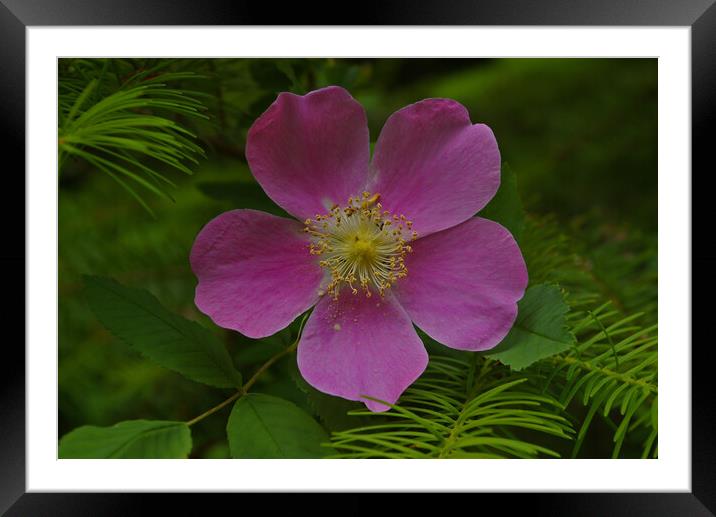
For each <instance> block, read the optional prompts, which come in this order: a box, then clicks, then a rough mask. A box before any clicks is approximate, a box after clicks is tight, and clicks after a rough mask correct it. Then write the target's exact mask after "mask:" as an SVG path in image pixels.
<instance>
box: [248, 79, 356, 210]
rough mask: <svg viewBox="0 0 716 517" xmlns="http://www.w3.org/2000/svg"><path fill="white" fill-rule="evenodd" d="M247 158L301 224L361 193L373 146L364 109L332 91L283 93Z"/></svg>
mask: <svg viewBox="0 0 716 517" xmlns="http://www.w3.org/2000/svg"><path fill="white" fill-rule="evenodd" d="M246 159H247V160H248V162H249V166H250V167H251V172H252V173H253V175H254V177H255V178H256V180H257V181H258V182H259V183H260V184H261V186H262V187H263V189H264V190H265V191H266V193H267V194H268V195H269V197H270V198H271V199H273V200H274V201H275V202H276V203H277V204H279V205H281V206H282V207H283V208H284V209H285V210H286V211H287V212H289V213H290V214H292V215H294V216H296V217H298V218H299V219H301V220H303V219H306V218H309V217H313V216H315V215H316V214H323V213H326V212H327V211H328V209H330V207H331V206H332V205H333V204H334V203H335V204H339V205H344V204H345V203H346V202H347V201H348V198H349V197H350V196H354V195H357V194H360V193H361V192H362V190H363V187H364V186H365V183H366V180H367V175H368V161H369V159H370V147H369V139H368V124H367V119H366V114H365V110H364V109H363V107H362V106H361V105H360V104H358V102H357V101H356V100H355V99H354V98H353V97H351V95H350V94H349V93H348V92H347V91H346V90H344V89H343V88H339V87H337V86H329V87H328V88H323V89H320V90H316V91H313V92H311V93H309V94H307V95H304V96H299V95H294V94H293V93H281V94H279V96H278V98H277V99H276V101H275V102H274V103H273V104H271V106H270V107H269V108H268V109H267V110H266V111H265V112H264V113H263V114H262V115H261V116H260V117H259V118H258V119H257V120H256V122H254V124H253V125H252V126H251V128H250V129H249V133H248V137H247V141H246Z"/></svg>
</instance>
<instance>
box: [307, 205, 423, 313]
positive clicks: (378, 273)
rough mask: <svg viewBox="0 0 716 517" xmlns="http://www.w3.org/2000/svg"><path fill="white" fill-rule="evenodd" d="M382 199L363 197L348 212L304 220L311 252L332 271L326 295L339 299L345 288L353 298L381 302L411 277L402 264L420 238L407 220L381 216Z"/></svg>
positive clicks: (386, 213)
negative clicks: (359, 296)
mask: <svg viewBox="0 0 716 517" xmlns="http://www.w3.org/2000/svg"><path fill="white" fill-rule="evenodd" d="M379 199H380V194H371V193H370V192H363V194H362V197H355V198H350V199H349V200H348V204H347V205H346V206H345V207H340V206H338V205H334V206H333V208H331V211H330V212H329V213H327V214H324V215H321V214H318V215H316V217H315V218H313V219H306V221H305V224H306V227H305V229H304V231H305V232H307V233H308V234H310V235H311V246H310V251H311V254H312V255H320V256H321V260H320V262H319V264H320V265H321V267H324V268H326V269H327V270H328V271H330V274H331V282H330V283H329V284H328V286H327V291H328V293H329V294H330V295H331V296H333V297H334V298H336V299H337V298H338V293H339V292H340V290H341V287H342V286H343V285H346V286H348V287H349V288H350V289H351V291H352V293H353V294H358V289H361V290H362V291H363V292H364V293H365V295H366V296H367V297H370V296H371V295H372V291H377V292H378V293H379V294H380V295H381V296H383V294H384V292H385V290H386V289H388V288H389V287H390V286H392V285H393V284H394V283H395V282H396V281H397V280H398V279H400V278H404V277H405V276H406V275H407V274H408V270H407V268H406V267H405V263H404V258H405V254H406V253H411V252H412V251H413V249H412V248H411V247H410V246H409V245H408V244H407V242H408V241H411V240H415V239H416V238H417V237H418V234H417V232H415V231H413V229H412V226H413V223H412V222H411V221H409V220H408V219H406V218H405V216H404V215H395V214H391V213H390V212H389V211H387V210H385V211H384V210H383V207H382V205H381V204H380V203H379V202H378V200H379Z"/></svg>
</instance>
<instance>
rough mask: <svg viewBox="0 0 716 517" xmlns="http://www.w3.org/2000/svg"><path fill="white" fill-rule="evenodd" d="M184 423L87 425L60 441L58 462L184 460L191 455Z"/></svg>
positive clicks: (137, 422) (139, 421) (186, 428)
mask: <svg viewBox="0 0 716 517" xmlns="http://www.w3.org/2000/svg"><path fill="white" fill-rule="evenodd" d="M191 447H192V441H191V432H190V431H189V427H188V426H187V425H186V424H185V423H184V422H169V421H162V420H127V421H126V422H120V423H118V424H116V425H113V426H112V427H97V426H92V425H86V426H82V427H78V428H77V429H75V430H73V431H70V432H69V433H67V434H66V435H65V436H63V437H62V438H61V439H60V450H59V457H60V458H186V457H187V456H188V455H189V453H190V452H191Z"/></svg>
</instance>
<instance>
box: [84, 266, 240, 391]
mask: <svg viewBox="0 0 716 517" xmlns="http://www.w3.org/2000/svg"><path fill="white" fill-rule="evenodd" d="M85 286H86V287H85V289H86V294H87V299H88V301H89V304H90V307H91V308H92V310H93V311H94V313H95V314H96V315H97V318H98V319H99V320H100V322H102V324H103V325H104V326H105V327H106V328H107V329H108V330H109V331H110V332H112V334H114V335H115V336H117V337H118V338H120V339H121V340H122V341H124V342H126V343H127V344H128V345H129V346H131V347H132V348H133V349H135V350H136V351H138V352H139V353H141V354H142V355H144V356H145V357H147V358H148V359H151V360H152V361H154V362H156V363H157V364H159V365H161V366H164V367H166V368H169V369H170V370H174V371H175V372H178V373H180V374H182V375H184V376H185V377H187V378H189V379H191V380H193V381H197V382H202V383H204V384H208V385H210V386H216V387H217V388H233V387H239V386H241V374H240V373H239V372H238V371H236V369H235V368H234V366H233V364H232V362H231V358H230V357H229V354H228V352H227V351H226V348H225V347H224V345H223V344H222V343H221V342H220V341H219V340H218V339H217V338H216V337H215V336H214V335H213V334H212V333H211V332H209V331H208V330H207V329H205V328H204V327H202V326H201V325H199V324H198V323H195V322H193V321H190V320H187V319H185V318H182V317H181V316H178V315H177V314H174V313H172V312H169V311H168V310H167V309H165V308H164V307H163V306H162V305H161V304H160V303H159V301H158V300H157V299H156V298H155V297H154V296H152V295H151V294H150V293H149V292H148V291H145V290H143V289H133V288H129V287H125V286H123V285H121V284H119V283H117V282H116V281H114V280H112V279H110V278H102V277H97V276H86V277H85Z"/></svg>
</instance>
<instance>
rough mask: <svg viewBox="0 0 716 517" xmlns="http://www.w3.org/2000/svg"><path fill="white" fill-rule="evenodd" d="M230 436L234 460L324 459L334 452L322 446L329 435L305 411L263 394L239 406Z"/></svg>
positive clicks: (230, 425)
mask: <svg viewBox="0 0 716 517" xmlns="http://www.w3.org/2000/svg"><path fill="white" fill-rule="evenodd" d="M226 433H227V435H228V437H229V448H230V449H231V456H232V457H233V458H320V457H322V456H325V455H327V454H329V453H332V452H334V451H332V450H331V449H330V448H328V447H322V446H321V443H324V442H328V435H327V434H326V432H325V431H324V429H323V428H322V427H321V426H320V425H318V423H317V422H316V421H315V420H314V419H313V418H311V417H310V416H309V415H308V414H307V413H306V412H305V411H303V410H302V409H301V408H299V407H298V406H297V405H295V404H293V403H292V402H288V401H286V400H283V399H280V398H278V397H272V396H270V395H263V394H260V393H248V394H247V395H244V396H243V397H241V398H240V399H239V400H238V401H237V402H236V404H235V405H234V408H233V409H232V411H231V416H229V422H228V424H227V426H226Z"/></svg>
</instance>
